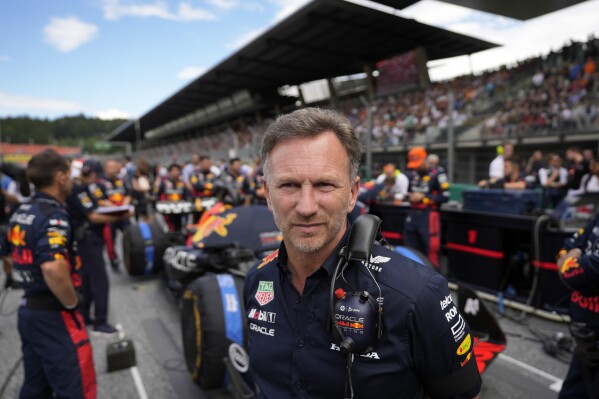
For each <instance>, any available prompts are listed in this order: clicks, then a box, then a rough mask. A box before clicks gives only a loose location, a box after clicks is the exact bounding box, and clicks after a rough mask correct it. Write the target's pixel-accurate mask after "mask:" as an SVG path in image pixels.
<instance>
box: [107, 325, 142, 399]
mask: <svg viewBox="0 0 599 399" xmlns="http://www.w3.org/2000/svg"><path fill="white" fill-rule="evenodd" d="M114 327H115V328H116V329H117V330H119V339H123V338H125V330H123V326H122V325H120V324H117V325H115V326H114ZM129 370H131V376H132V377H133V383H134V384H135V389H136V390H137V395H138V396H139V399H148V393H147V392H146V387H145V386H144V383H143V380H142V379H141V375H140V374H139V369H138V368H137V366H133V367H131V368H129Z"/></svg>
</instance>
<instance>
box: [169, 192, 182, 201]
mask: <svg viewBox="0 0 599 399" xmlns="http://www.w3.org/2000/svg"><path fill="white" fill-rule="evenodd" d="M167 200H169V201H181V196H180V195H179V194H178V193H174V194H170V195H169V196H168V197H167Z"/></svg>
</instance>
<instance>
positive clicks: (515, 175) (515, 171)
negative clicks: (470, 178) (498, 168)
mask: <svg viewBox="0 0 599 399" xmlns="http://www.w3.org/2000/svg"><path fill="white" fill-rule="evenodd" d="M503 175H504V177H502V178H499V179H498V178H491V179H489V180H481V181H480V182H479V183H478V186H479V187H480V188H504V189H510V190H524V189H525V188H526V180H525V178H524V176H523V175H522V173H521V172H520V160H519V159H518V158H516V157H513V156H512V157H510V158H505V159H504V160H503Z"/></svg>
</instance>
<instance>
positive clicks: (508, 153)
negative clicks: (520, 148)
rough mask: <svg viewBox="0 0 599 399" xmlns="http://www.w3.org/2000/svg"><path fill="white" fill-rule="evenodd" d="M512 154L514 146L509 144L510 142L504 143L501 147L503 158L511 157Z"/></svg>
mask: <svg viewBox="0 0 599 399" xmlns="http://www.w3.org/2000/svg"><path fill="white" fill-rule="evenodd" d="M512 155H514V146H513V145H511V144H506V145H505V146H504V147H503V156H504V157H505V158H509V157H511V156H512Z"/></svg>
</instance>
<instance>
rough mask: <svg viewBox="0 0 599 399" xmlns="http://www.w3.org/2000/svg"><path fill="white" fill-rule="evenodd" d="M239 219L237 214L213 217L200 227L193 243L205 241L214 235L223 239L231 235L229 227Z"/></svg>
mask: <svg viewBox="0 0 599 399" xmlns="http://www.w3.org/2000/svg"><path fill="white" fill-rule="evenodd" d="M236 218H237V214H236V213H229V214H228V215H226V216H225V217H221V216H217V215H211V216H210V217H209V218H208V219H206V221H205V222H204V223H202V224H201V225H200V226H199V227H198V231H197V232H196V233H195V235H194V236H193V242H194V243H197V242H198V241H201V240H203V239H204V238H206V237H208V236H209V235H210V234H212V233H216V234H218V235H219V236H221V237H226V236H227V235H228V234H229V230H227V226H228V225H230V224H231V223H233V220H235V219H236Z"/></svg>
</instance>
